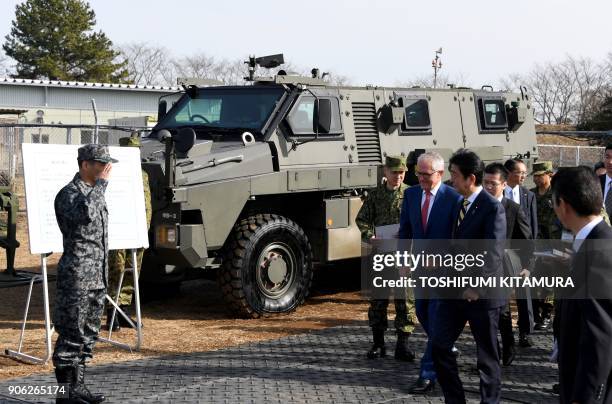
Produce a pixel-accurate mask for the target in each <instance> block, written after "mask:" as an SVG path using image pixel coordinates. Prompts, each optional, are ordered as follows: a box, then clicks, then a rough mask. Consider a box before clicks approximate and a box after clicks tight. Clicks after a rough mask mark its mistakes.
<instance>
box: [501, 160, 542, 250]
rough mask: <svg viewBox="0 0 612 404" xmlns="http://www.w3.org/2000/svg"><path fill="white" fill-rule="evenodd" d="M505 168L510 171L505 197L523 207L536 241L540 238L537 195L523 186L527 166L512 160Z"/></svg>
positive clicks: (532, 235) (506, 163)
mask: <svg viewBox="0 0 612 404" xmlns="http://www.w3.org/2000/svg"><path fill="white" fill-rule="evenodd" d="M504 167H505V168H506V170H508V181H507V186H506V189H505V190H504V196H505V197H506V198H508V199H510V200H512V201H514V202H516V203H518V204H519V205H521V208H522V209H523V212H524V213H525V216H527V220H528V221H529V226H530V227H531V237H532V238H533V239H534V240H535V239H536V238H537V237H538V214H537V211H536V202H535V194H534V193H533V192H531V191H530V190H528V189H527V188H525V187H524V186H523V184H524V183H525V179H526V178H527V166H526V165H525V163H524V162H523V160H520V159H510V160H507V161H506V162H505V163H504Z"/></svg>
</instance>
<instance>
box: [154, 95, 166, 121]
mask: <svg viewBox="0 0 612 404" xmlns="http://www.w3.org/2000/svg"><path fill="white" fill-rule="evenodd" d="M167 111H168V101H166V100H161V101H160V102H159V104H158V105H157V122H161V120H162V119H164V117H165V116H166V112H167Z"/></svg>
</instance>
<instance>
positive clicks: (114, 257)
mask: <svg viewBox="0 0 612 404" xmlns="http://www.w3.org/2000/svg"><path fill="white" fill-rule="evenodd" d="M119 145H120V146H122V147H140V138H138V135H136V136H134V135H132V136H131V137H122V138H121V139H119ZM142 187H143V189H144V198H145V212H146V217H147V228H148V226H149V224H150V223H151V189H150V188H149V176H148V175H147V173H146V171H144V170H142ZM143 255H144V248H139V249H138V251H137V253H136V257H137V260H138V262H137V264H138V269H139V270H142V266H141V265H142V256H143ZM126 267H127V268H133V267H134V266H133V265H132V254H131V253H130V252H129V251H126V250H112V251H110V252H109V255H108V290H109V294H110V296H111V298H112V299H113V300H116V298H117V296H116V295H117V287H118V286H119V278H120V277H121V273H122V272H123V271H124V270H125V268H126ZM133 294H134V277H133V276H131V275H127V276H124V278H123V283H122V285H121V291H120V292H119V301H118V304H119V306H120V307H121V309H122V310H123V311H124V312H125V311H126V309H127V307H128V306H129V305H131V304H132V296H133ZM112 311H113V310H112V307H109V308H108V309H107V313H106V326H107V327H110V321H111V318H112ZM133 322H134V324H135V323H136V322H135V321H133ZM120 326H124V327H131V326H132V325H131V324H130V323H129V322H128V321H127V320H125V319H124V318H123V316H122V315H120V314H118V313H115V321H114V322H113V331H117V330H119V328H120Z"/></svg>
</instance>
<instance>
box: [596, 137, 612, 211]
mask: <svg viewBox="0 0 612 404" xmlns="http://www.w3.org/2000/svg"><path fill="white" fill-rule="evenodd" d="M604 165H605V167H606V173H605V174H603V175H600V176H599V184H600V185H601V192H602V194H603V204H604V208H605V209H606V213H607V214H608V217H609V218H612V192H610V189H611V188H612V144H609V145H607V146H606V151H605V153H604ZM611 220H612V219H611Z"/></svg>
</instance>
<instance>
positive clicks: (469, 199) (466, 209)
mask: <svg viewBox="0 0 612 404" xmlns="http://www.w3.org/2000/svg"><path fill="white" fill-rule="evenodd" d="M481 192H482V186H478V187H477V188H476V191H474V193H473V194H472V195H470V196H468V198H467V200H468V201H469V202H470V203H469V204H468V206H467V207H466V208H465V213H466V214H467V213H468V212H469V210H470V208H471V207H472V205H473V204H474V201H475V200H476V198H478V195H479V194H480V193H481Z"/></svg>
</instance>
